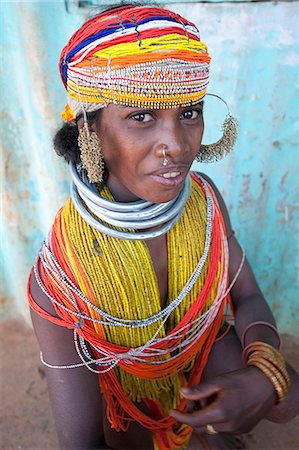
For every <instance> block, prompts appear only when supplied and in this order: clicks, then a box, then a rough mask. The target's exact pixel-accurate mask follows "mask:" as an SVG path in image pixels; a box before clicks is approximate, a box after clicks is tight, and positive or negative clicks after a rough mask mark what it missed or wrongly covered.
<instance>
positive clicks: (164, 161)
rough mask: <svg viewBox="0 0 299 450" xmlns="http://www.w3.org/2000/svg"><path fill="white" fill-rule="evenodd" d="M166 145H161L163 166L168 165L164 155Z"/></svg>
mask: <svg viewBox="0 0 299 450" xmlns="http://www.w3.org/2000/svg"><path fill="white" fill-rule="evenodd" d="M166 148H167V147H166V145H163V150H162V155H163V158H164V159H163V163H162V165H163V166H164V167H165V166H167V165H168V159H167V157H166Z"/></svg>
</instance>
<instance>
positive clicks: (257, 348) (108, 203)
mask: <svg viewBox="0 0 299 450" xmlns="http://www.w3.org/2000/svg"><path fill="white" fill-rule="evenodd" d="M209 63H210V57H209V54H208V50H207V47H206V46H205V45H204V44H203V43H202V42H201V41H200V38H199V33H198V30H197V28H196V27H195V25H193V24H192V23H190V22H189V21H187V20H186V19H184V18H183V17H181V16H179V15H178V14H175V13H172V12H170V11H167V10H164V9H161V8H151V7H139V6H125V7H120V8H116V9H112V10H110V11H107V12H105V13H102V14H100V15H97V16H95V17H93V18H92V19H90V20H88V21H87V22H85V24H84V25H83V26H82V27H81V28H80V29H79V30H78V31H77V32H76V33H75V34H74V35H73V36H72V38H71V39H70V41H69V42H68V44H67V45H66V47H65V48H64V49H63V51H62V55H61V60H60V72H61V77H62V80H63V83H64V85H65V87H66V89H67V91H68V94H69V102H68V105H67V107H66V110H65V112H64V113H63V118H64V119H65V120H66V121H69V122H71V123H72V122H73V124H71V125H69V124H68V125H66V126H64V127H63V128H62V129H61V130H60V131H59V132H58V134H57V135H56V138H55V146H56V151H57V152H58V153H59V154H61V155H63V156H64V157H65V159H66V160H67V161H68V162H70V164H71V173H72V178H73V185H72V199H70V200H69V201H68V202H67V204H66V205H65V206H64V207H63V208H62V209H61V210H60V211H59V213H58V214H57V217H56V218H55V221H54V224H53V227H52V229H51V233H50V235H49V237H48V239H47V240H46V242H45V243H44V244H43V246H42V248H41V251H40V253H39V256H38V259H37V261H36V264H35V266H34V270H33V272H32V274H31V277H30V282H29V290H28V294H29V301H30V306H31V308H32V320H33V324H34V328H35V331H36V334H37V337H38V340H39V343H40V346H41V350H42V353H41V358H42V361H43V362H44V364H45V365H46V372H47V381H48V386H49V393H50V398H51V402H52V406H53V411H54V416H55V420H56V424H57V431H58V436H59V440H60V444H61V447H62V448H72V449H75V448H80V449H83V448H86V449H87V448H88V449H89V448H126V449H127V448H138V449H139V448H153V446H154V448H156V449H174V448H181V447H184V446H186V445H188V442H189V440H190V436H191V434H192V432H193V430H194V431H195V432H194V433H193V436H195V437H196V436H198V441H197V443H196V444H194V445H195V448H200V446H202V445H203V446H204V448H207V446H208V448H236V446H237V445H238V446H239V445H241V444H240V442H238V441H236V440H235V439H234V440H231V434H230V433H243V432H246V431H248V430H250V429H251V428H252V427H253V426H254V425H255V424H256V423H257V422H258V421H260V420H261V419H262V418H263V417H268V418H269V419H271V420H275V421H285V420H290V419H291V418H292V417H293V416H294V415H295V414H296V413H297V409H296V408H297V406H295V405H296V401H297V399H298V389H297V386H298V377H297V375H296V373H295V372H294V371H293V370H292V368H291V367H289V366H287V368H286V366H285V363H284V361H283V358H282V356H281V354H280V353H279V351H278V350H277V348H279V344H280V338H279V335H278V333H277V331H276V328H275V321H274V318H273V316H272V313H271V311H270V310H269V308H268V306H267V304H266V302H265V300H264V299H263V296H262V294H261V291H260V290H259V288H258V286H257V283H256V281H255V278H254V275H253V274H252V271H251V269H250V267H249V264H248V262H247V261H246V258H245V257H244V255H243V252H242V249H241V247H240V246H239V244H238V242H237V240H236V238H235V236H234V234H233V232H232V229H231V225H230V221H229V217H228V214H227V210H226V207H225V205H224V202H223V200H222V198H221V196H220V194H219V192H218V191H217V189H216V187H215V186H214V185H213V183H212V181H211V180H209V179H208V178H207V177H206V176H204V175H203V174H191V175H189V170H190V167H191V164H192V162H193V161H194V159H195V158H197V159H199V160H202V161H204V160H207V159H213V158H215V159H217V158H219V157H221V156H222V155H223V154H224V153H226V152H228V151H229V150H230V149H231V147H232V145H233V143H234V140H235V138H236V124H235V121H234V119H233V118H232V117H231V116H230V115H228V117H227V119H226V120H225V123H224V127H223V129H224V136H223V138H222V139H221V140H220V141H219V142H218V143H216V144H214V145H213V146H211V147H209V146H206V147H205V146H201V141H202V135H203V128H204V125H203V115H202V106H203V99H204V97H205V94H206V90H207V86H208V80H209ZM229 308H233V309H234V319H235V327H234V328H232V327H231V329H229V328H230V326H229V324H228V323H227V321H226V319H227V317H228V313H229ZM45 319H47V320H45ZM242 346H243V349H244V350H243V360H242ZM296 396H297V398H296ZM298 403H299V402H298Z"/></svg>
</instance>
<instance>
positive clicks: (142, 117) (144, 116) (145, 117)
mask: <svg viewBox="0 0 299 450" xmlns="http://www.w3.org/2000/svg"><path fill="white" fill-rule="evenodd" d="M131 118H132V119H133V120H136V122H143V123H146V122H150V121H151V120H152V119H153V118H152V116H151V114H150V113H147V112H142V113H136V114H133V115H132V116H131Z"/></svg>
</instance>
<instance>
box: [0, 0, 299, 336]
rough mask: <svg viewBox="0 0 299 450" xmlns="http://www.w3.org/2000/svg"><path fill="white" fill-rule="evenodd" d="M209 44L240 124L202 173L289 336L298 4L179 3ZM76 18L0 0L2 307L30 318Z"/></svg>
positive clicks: (61, 179)
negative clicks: (63, 70) (63, 68)
mask: <svg viewBox="0 0 299 450" xmlns="http://www.w3.org/2000/svg"><path fill="white" fill-rule="evenodd" d="M171 8H172V9H174V10H177V11H178V12H180V13H182V14H183V15H186V16H187V17H189V18H191V19H192V20H194V21H195V22H196V23H197V25H198V27H199V28H200V30H201V35H202V39H203V41H204V42H206V43H208V45H209V50H210V53H211V55H212V57H213V62H212V74H213V75H212V82H211V87H210V92H215V93H219V94H221V95H222V96H223V97H224V98H225V99H226V100H227V101H228V102H229V104H230V107H231V109H232V111H233V112H234V114H235V115H236V116H237V117H238V119H239V123H240V134H239V139H238V144H237V147H236V149H235V152H234V153H233V154H232V155H231V156H229V157H227V158H226V159H225V160H223V161H222V162H219V163H217V164H210V165H206V166H202V167H200V170H203V171H206V173H208V175H210V176H211V177H212V178H213V179H214V181H215V182H216V184H218V186H219V187H220V190H221V191H222V193H223V195H224V197H225V199H226V202H227V205H228V207H229V210H230V213H231V218H232V222H233V226H234V229H235V231H236V234H237V236H238V238H239V240H240V242H241V243H242V244H243V245H244V247H245V250H246V253H247V256H248V258H249V260H250V262H251V264H252V267H253V269H254V271H255V274H256V276H257V279H258V281H259V283H260V285H261V287H262V289H263V291H264V293H265V295H266V297H267V299H268V301H269V303H270V304H271V305H272V307H273V310H274V313H275V316H276V318H277V320H278V323H279V326H280V328H281V330H283V331H288V332H293V333H295V334H298V332H299V331H298V327H297V326H296V324H297V323H298V322H297V320H296V319H297V316H298V313H299V311H298V310H299V303H298V272H296V271H297V270H298V241H296V233H297V237H298V228H297V225H296V224H297V223H298V200H297V199H298V182H297V178H298V175H297V174H298V169H299V167H298V166H299V162H298V102H297V101H296V99H298V81H299V79H298V63H299V55H298V30H297V25H298V3H296V2H282V3H276V4H275V3H268V2H265V3H259V2H257V3H244V4H234V3H227V4H217V3H215V4H200V3H197V4H194V3H193V4H181V5H171ZM81 22H82V18H81V17H80V16H79V15H71V14H68V13H67V12H66V11H65V6H64V2H63V1H56V2H44V1H43V2H19V3H16V2H7V3H5V2H1V54H2V55H3V64H2V66H3V69H4V71H5V72H6V74H5V77H4V79H3V80H2V81H1V87H0V89H1V105H0V107H1V159H2V160H1V182H2V202H1V203H2V206H3V208H2V221H1V261H2V263H3V270H2V271H1V276H2V279H1V280H0V282H1V287H0V289H1V302H2V306H3V314H4V316H8V315H17V314H22V315H23V316H26V317H28V309H27V303H26V296H25V285H26V278H27V274H28V271H29V268H30V265H31V264H32V263H33V261H34V257H35V255H36V253H37V251H38V248H39V246H40V243H41V241H42V239H43V237H44V235H45V234H46V232H47V230H48V228H49V226H50V224H51V222H52V220H53V217H54V214H55V212H56V211H57V209H58V208H59V206H61V205H62V204H63V202H64V201H65V199H66V198H67V196H68V193H69V176H68V171H67V168H66V167H65V165H64V163H63V162H62V161H60V160H59V158H58V157H56V156H55V154H54V152H53V150H52V148H51V139H52V136H53V134H54V131H55V129H56V128H57V126H58V125H59V124H60V112H61V111H62V109H63V107H64V103H65V100H66V95H65V92H64V89H63V88H62V85H61V82H60V79H59V75H58V70H57V62H58V59H59V53H60V50H61V48H62V46H63V45H64V44H65V43H66V39H67V37H68V36H70V35H71V33H72V32H73V31H74V30H75V29H76V28H77V27H78V25H79V24H80V23H81ZM205 109H206V119H205V122H206V131H205V137H204V141H205V143H207V142H211V141H213V140H215V139H217V138H219V136H220V129H221V122H222V121H223V118H224V115H225V108H222V106H221V107H219V103H218V102H217V101H216V100H215V99H212V98H208V99H207V101H206V106H205Z"/></svg>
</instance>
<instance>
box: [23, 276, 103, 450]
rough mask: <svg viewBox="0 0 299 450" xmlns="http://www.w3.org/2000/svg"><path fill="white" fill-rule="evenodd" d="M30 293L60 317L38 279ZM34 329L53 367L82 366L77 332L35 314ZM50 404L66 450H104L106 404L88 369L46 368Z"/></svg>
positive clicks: (33, 313)
mask: <svg viewBox="0 0 299 450" xmlns="http://www.w3.org/2000/svg"><path fill="white" fill-rule="evenodd" d="M30 292H31V295H32V297H33V298H34V300H35V302H36V303H38V305H39V306H41V307H42V308H43V309H44V310H45V311H47V312H48V313H50V314H52V315H56V313H55V310H54V308H53V306H52V304H51V303H50V301H49V299H48V298H47V296H46V295H45V294H44V293H43V292H42V291H41V289H40V287H39V286H38V284H37V282H36V280H35V277H34V275H33V276H31V280H30ZM31 317H32V323H33V327H34V330H35V333H36V336H37V339H38V341H39V345H40V348H41V351H42V353H43V358H44V360H45V361H46V362H48V363H50V364H52V365H70V364H77V363H80V362H81V360H80V358H79V356H78V354H77V352H76V349H75V347H74V341H73V330H70V329H67V328H64V327H62V326H59V325H56V324H55V323H52V322H50V321H48V320H46V319H44V318H42V317H40V316H39V315H38V314H37V313H35V312H34V311H31ZM45 371H46V376H47V383H48V389H49V395H50V400H51V404H52V409H53V414H54V418H55V422H56V427H57V432H58V437H59V441H60V444H61V447H62V448H72V449H80V448H81V449H83V448H100V447H101V443H102V442H103V424H102V414H103V411H102V402H101V395H100V389H99V384H98V375H97V374H95V373H93V372H91V371H90V370H88V369H87V368H86V367H85V366H83V367H78V368H73V369H53V368H48V367H45Z"/></svg>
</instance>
